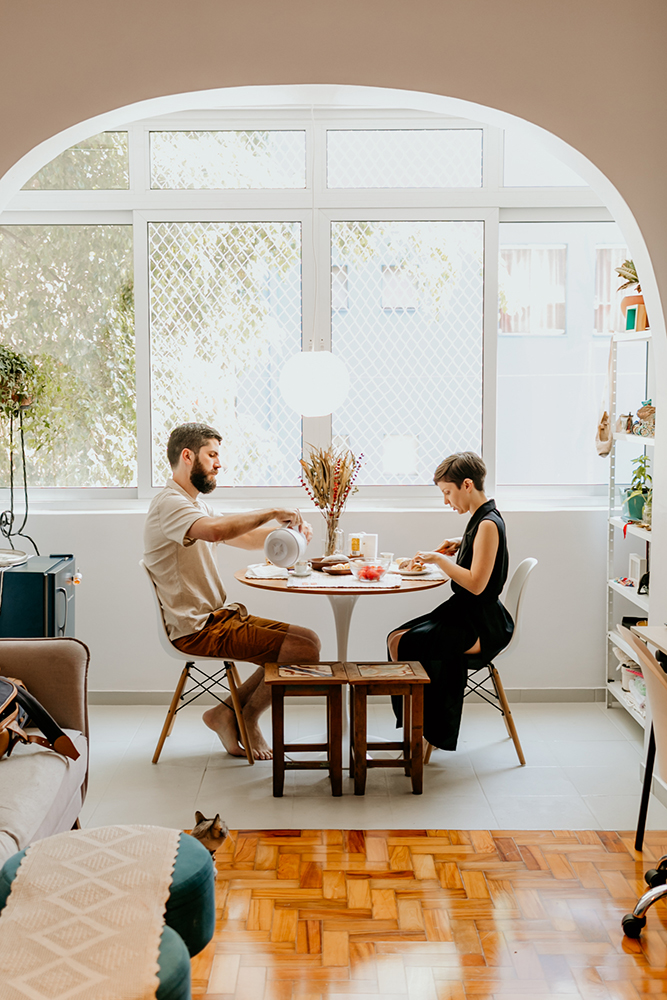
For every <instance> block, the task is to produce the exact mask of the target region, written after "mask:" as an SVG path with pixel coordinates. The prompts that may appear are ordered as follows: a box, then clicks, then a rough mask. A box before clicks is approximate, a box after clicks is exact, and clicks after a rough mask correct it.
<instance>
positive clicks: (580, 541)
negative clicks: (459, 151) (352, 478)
mask: <svg viewBox="0 0 667 1000" xmlns="http://www.w3.org/2000/svg"><path fill="white" fill-rule="evenodd" d="M213 503H214V506H216V508H218V509H219V508H220V505H219V504H216V502H215V500H214V501H213ZM144 519H145V513H144V512H143V511H118V512H90V513H88V512H83V513H82V512H76V513H69V512H68V513H53V512H40V511H38V512H35V513H33V514H31V516H30V522H29V531H30V532H31V533H32V535H33V537H34V538H35V540H36V541H37V544H38V545H39V547H40V550H41V552H42V554H43V555H48V554H50V553H51V552H73V553H74V554H75V555H76V557H77V566H78V568H79V569H80V570H81V572H82V573H83V583H82V584H81V586H80V587H78V589H77V594H76V600H77V608H76V615H77V636H78V637H79V638H80V639H83V641H84V642H86V643H87V644H88V645H89V646H90V649H91V653H92V657H91V673H90V688H91V691H93V692H96V691H97V692H100V691H119V692H133V691H136V692H146V691H152V692H165V691H168V690H170V689H171V690H173V688H174V686H175V683H176V678H177V675H178V672H179V666H178V664H177V663H176V662H175V661H173V662H170V661H167V660H166V659H165V657H164V654H163V653H162V652H161V650H160V648H159V646H158V643H157V636H156V630H155V621H154V611H153V606H152V603H151V597H150V593H149V591H148V584H147V581H146V580H145V578H144V577H143V574H142V571H141V570H140V568H139V566H138V561H139V559H140V558H141V554H142V531H143V523H144ZM505 519H506V522H507V529H508V537H509V545H510V557H511V568H513V567H515V566H516V565H518V563H519V562H520V561H521V560H522V559H524V558H525V557H526V556H535V557H536V558H537V559H538V560H539V565H538V567H537V569H536V570H535V572H534V574H533V577H532V579H531V581H530V585H529V590H528V594H527V599H526V603H525V609H524V623H525V631H524V633H523V637H522V641H521V644H520V646H519V649H518V650H517V652H516V653H512V654H510V656H509V657H508V658H507V660H506V661H504V662H503V664H502V674H503V678H504V681H505V684H506V687H508V688H510V689H519V690H523V691H527V690H530V691H533V690H534V689H546V690H553V689H555V688H570V689H573V688H579V689H592V688H601V687H603V686H604V682H605V672H604V630H605V621H604V613H605V569H604V567H605V538H606V531H605V520H606V514H605V512H604V511H600V510H570V511H568V510H562V511H531V512H518V511H516V512H512V511H510V512H509V513H507V514H506V515H505ZM311 520H312V522H313V524H314V526H315V528H316V536H315V541H314V542H313V546H312V550H313V552H314V553H315V554H317V552H318V551H319V550H320V549H321V544H320V545H318V538H319V539H321V537H322V519H321V517H320V515H319V514H318V513H317V512H313V515H312V518H311ZM463 524H464V522H463V520H462V519H459V518H458V516H457V515H456V514H454V513H452V512H449V511H444V510H442V511H439V510H430V511H414V512H411V511H401V512H368V511H364V512H360V513H354V512H351V511H348V513H347V514H346V515H345V518H344V521H343V527H344V528H345V530H346V532H347V531H349V530H362V531H377V533H378V534H379V541H380V548H381V549H382V550H392V551H393V552H394V553H396V554H411V553H413V552H414V551H416V550H417V549H418V548H425V547H427V546H429V545H436V544H438V543H439V542H440V541H441V540H442V539H443V538H445V537H448V536H457V535H460V534H461V532H462V528H463ZM248 555H249V554H248V553H245V552H243V551H241V550H239V549H233V548H229V547H227V546H221V547H220V565H221V570H222V573H223V578H224V579H225V581H226V582H227V584H228V595H229V600H230V601H231V600H239V601H242V602H243V603H244V604H246V605H247V606H248V607H249V609H250V610H251V612H253V613H255V614H259V615H262V616H265V617H272V618H280V619H284V620H287V621H292V622H295V623H298V624H302V625H308V626H309V627H311V628H314V629H315V630H316V631H317V632H318V633H319V635H320V636H321V637H322V640H323V656H324V657H333V656H335V650H336V647H335V635H334V628H333V619H332V615H331V610H330V607H329V603H328V601H327V599H326V598H325V597H323V596H316V595H313V596H310V595H308V596H298V595H288V594H279V593H271V592H266V591H265V592H261V591H259V590H252V589H250V588H249V587H247V586H244V585H242V584H240V583H239V582H237V581H236V580H235V579H234V577H233V573H234V571H235V570H237V569H240V568H241V567H242V566H244V565H246V563H247V562H248V561H260V558H261V556H259V555H258V556H257V557H256V558H255V557H254V556H252V558H251V559H248ZM447 590H448V588H447ZM446 595H447V591H446V590H445V588H444V587H443V588H440V589H439V590H438V591H436V592H432V593H429V592H426V593H422V594H419V593H417V594H413V595H398V594H391V595H384V596H379V595H377V596H368V597H366V596H364V597H362V598H360V600H359V602H358V604H357V607H356V609H355V612H354V617H353V619H352V628H351V633H350V651H349V655H350V657H351V658H355V659H358V658H365V657H368V658H375V659H383V658H384V656H385V652H384V637H385V635H386V633H387V632H388V631H389V630H390V629H391V628H392V627H395V626H396V625H398V624H400V623H401V622H403V621H406V620H407V619H409V618H412V617H414V616H416V615H419V614H423V613H425V612H426V611H428V610H430V609H431V608H432V607H435V606H436V605H437V604H438V603H440V601H441V600H443V599H445V597H446ZM628 610H629V609H628ZM582 693H583V692H582Z"/></svg>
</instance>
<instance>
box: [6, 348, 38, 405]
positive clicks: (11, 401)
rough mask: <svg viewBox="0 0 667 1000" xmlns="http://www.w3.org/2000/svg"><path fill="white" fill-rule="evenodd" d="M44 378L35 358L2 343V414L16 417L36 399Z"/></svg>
mask: <svg viewBox="0 0 667 1000" xmlns="http://www.w3.org/2000/svg"><path fill="white" fill-rule="evenodd" d="M41 382H42V379H41V377H40V371H39V368H38V366H37V364H36V362H35V360H34V359H33V358H31V357H29V356H28V355H27V354H19V353H18V352H17V351H13V350H12V349H11V347H6V346H5V345H4V344H0V414H1V415H2V416H5V417H16V416H18V415H19V413H20V412H21V411H22V410H25V409H27V407H28V406H31V405H32V403H33V402H34V401H35V399H36V398H37V396H38V395H39V392H40V390H41Z"/></svg>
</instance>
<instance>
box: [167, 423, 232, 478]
mask: <svg viewBox="0 0 667 1000" xmlns="http://www.w3.org/2000/svg"><path fill="white" fill-rule="evenodd" d="M213 438H215V440H216V441H218V442H219V443H222V435H221V434H219V433H218V431H216V430H215V428H213V427H209V426H208V424H181V425H180V427H174V429H173V431H172V432H171V434H170V435H169V442H168V444H167V458H168V459H169V464H170V466H171V467H172V469H175V468H176V466H177V465H178V463H179V460H180V457H181V452H182V451H183V449H184V448H187V449H188V451H194V453H195V455H197V454H199V449H200V448H203V447H204V445H205V444H206V442H207V441H211V440H212V439H213Z"/></svg>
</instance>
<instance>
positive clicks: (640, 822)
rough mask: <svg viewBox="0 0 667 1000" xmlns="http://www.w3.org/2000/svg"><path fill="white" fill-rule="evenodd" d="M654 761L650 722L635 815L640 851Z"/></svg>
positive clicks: (637, 848) (636, 844) (653, 737)
mask: <svg viewBox="0 0 667 1000" xmlns="http://www.w3.org/2000/svg"><path fill="white" fill-rule="evenodd" d="M654 763H655V733H654V731H653V724H652V723H651V732H650V733H649V738H648V747H647V749H646V765H645V767H644V784H643V786H642V797H641V802H640V803H639V816H638V817H637V832H636V834H635V850H636V851H641V849H642V848H643V846H644V831H645V830H646V817H647V815H648V803H649V799H650V797H651V785H652V783H653V764H654Z"/></svg>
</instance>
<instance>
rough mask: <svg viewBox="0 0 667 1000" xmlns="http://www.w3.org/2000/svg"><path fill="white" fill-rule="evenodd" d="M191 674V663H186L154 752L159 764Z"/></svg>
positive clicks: (155, 762)
mask: <svg viewBox="0 0 667 1000" xmlns="http://www.w3.org/2000/svg"><path fill="white" fill-rule="evenodd" d="M189 676H190V664H189V663H186V664H185V666H184V667H183V671H182V673H181V676H180V677H179V679H178V684H177V685H176V690H175V691H174V697H173V698H172V699H171V705H170V706H169V711H168V712H167V717H166V719H165V720H164V725H163V727H162V732H161V733H160V739H159V740H158V741H157V746H156V748H155V753H154V754H153V763H154V764H157V762H158V761H159V759H160V754H161V753H162V747H163V746H164V741H165V740H166V738H167V736H169V733H170V732H171V730H172V728H173V725H174V719H175V718H176V710H177V709H178V703H179V701H180V700H181V695H182V694H183V688H184V687H185V685H186V683H187V680H188V677H189Z"/></svg>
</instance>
